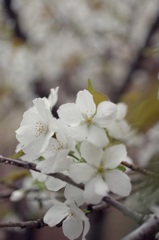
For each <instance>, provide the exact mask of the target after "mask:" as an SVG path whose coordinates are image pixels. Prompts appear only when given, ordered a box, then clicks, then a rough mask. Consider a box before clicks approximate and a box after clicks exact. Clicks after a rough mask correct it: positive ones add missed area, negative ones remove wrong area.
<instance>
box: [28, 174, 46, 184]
mask: <svg viewBox="0 0 159 240" xmlns="http://www.w3.org/2000/svg"><path fill="white" fill-rule="evenodd" d="M30 172H31V175H32V178H33V179H34V180H38V181H40V182H45V180H46V178H47V176H46V175H45V174H43V173H39V172H35V171H30Z"/></svg>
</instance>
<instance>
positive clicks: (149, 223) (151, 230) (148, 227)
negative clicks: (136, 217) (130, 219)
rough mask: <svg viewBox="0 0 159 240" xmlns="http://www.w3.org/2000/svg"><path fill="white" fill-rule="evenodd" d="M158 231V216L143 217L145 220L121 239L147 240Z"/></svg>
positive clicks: (152, 237)
mask: <svg viewBox="0 0 159 240" xmlns="http://www.w3.org/2000/svg"><path fill="white" fill-rule="evenodd" d="M157 232H159V217H158V216H156V215H152V216H150V217H149V218H148V219H145V222H144V223H143V224H142V225H141V226H140V227H139V228H137V229H136V230H134V231H133V232H132V233H130V234H129V235H127V236H126V237H124V238H123V240H149V239H154V237H155V235H156V233H157Z"/></svg>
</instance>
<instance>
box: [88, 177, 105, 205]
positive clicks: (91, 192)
mask: <svg viewBox="0 0 159 240" xmlns="http://www.w3.org/2000/svg"><path fill="white" fill-rule="evenodd" d="M96 181H97V179H96V178H93V179H92V180H91V181H89V182H88V183H87V184H86V185H85V190H84V199H85V202H86V203H87V204H98V203H99V202H100V201H101V200H102V198H103V196H104V195H105V193H104V194H103V195H102V196H101V195H99V194H98V193H97V192H96V190H97V189H96ZM97 185H98V184H97Z"/></svg>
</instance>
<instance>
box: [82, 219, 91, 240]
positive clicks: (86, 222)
mask: <svg viewBox="0 0 159 240" xmlns="http://www.w3.org/2000/svg"><path fill="white" fill-rule="evenodd" d="M89 229H90V223H89V220H88V218H87V219H85V220H84V227H83V235H82V240H86V238H85V237H86V235H87V233H88V232H89Z"/></svg>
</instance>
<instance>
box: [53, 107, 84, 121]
mask: <svg viewBox="0 0 159 240" xmlns="http://www.w3.org/2000/svg"><path fill="white" fill-rule="evenodd" d="M57 113H58V115H59V117H60V118H61V119H62V120H63V121H64V122H65V123H66V124H68V125H70V126H78V125H79V123H80V122H81V121H82V115H81V112H80V110H79V109H78V107H77V105H76V104H75V103H66V104H63V105H61V106H60V107H59V109H58V111H57Z"/></svg>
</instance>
